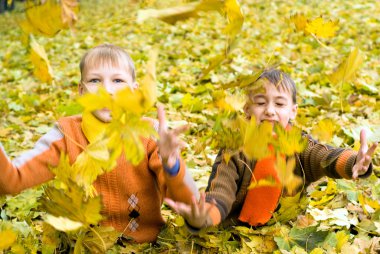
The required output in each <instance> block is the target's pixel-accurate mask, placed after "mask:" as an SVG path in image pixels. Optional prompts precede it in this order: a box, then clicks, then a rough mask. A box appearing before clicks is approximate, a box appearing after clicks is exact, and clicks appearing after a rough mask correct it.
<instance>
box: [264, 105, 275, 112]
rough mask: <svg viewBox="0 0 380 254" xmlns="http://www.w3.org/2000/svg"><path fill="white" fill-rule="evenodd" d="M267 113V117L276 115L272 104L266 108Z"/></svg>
mask: <svg viewBox="0 0 380 254" xmlns="http://www.w3.org/2000/svg"><path fill="white" fill-rule="evenodd" d="M265 113H266V114H267V115H274V114H275V108H274V105H273V104H272V103H268V105H267V107H266V108H265Z"/></svg>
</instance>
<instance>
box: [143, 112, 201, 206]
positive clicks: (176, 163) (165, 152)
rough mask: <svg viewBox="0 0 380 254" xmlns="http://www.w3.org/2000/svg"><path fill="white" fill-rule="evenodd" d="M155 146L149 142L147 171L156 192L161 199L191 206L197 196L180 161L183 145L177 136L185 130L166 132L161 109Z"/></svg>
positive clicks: (184, 165) (192, 181) (183, 127)
mask: <svg viewBox="0 0 380 254" xmlns="http://www.w3.org/2000/svg"><path fill="white" fill-rule="evenodd" d="M157 113H158V120H159V126H158V133H159V140H158V142H156V141H154V140H151V141H150V142H148V148H147V149H148V150H147V152H148V160H149V165H148V166H149V168H150V169H151V170H152V171H153V172H155V174H156V177H157V181H158V188H160V189H161V193H162V196H163V197H168V198H171V199H173V200H175V201H180V202H184V203H187V204H191V199H192V196H193V195H195V196H196V197H198V196H199V193H198V189H197V187H196V185H195V182H194V180H193V178H192V177H191V175H190V174H189V172H188V171H187V170H186V164H185V162H184V161H183V160H182V158H181V157H180V149H181V148H182V147H183V146H184V145H185V143H184V142H182V141H181V140H180V139H179V137H178V135H180V134H181V133H182V132H184V131H185V130H187V128H188V127H187V126H182V127H179V128H176V129H172V130H169V129H168V128H167V124H166V119H165V111H164V108H163V106H162V105H158V107H157Z"/></svg>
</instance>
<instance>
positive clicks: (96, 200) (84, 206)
mask: <svg viewBox="0 0 380 254" xmlns="http://www.w3.org/2000/svg"><path fill="white" fill-rule="evenodd" d="M45 194H46V195H45V196H44V197H43V198H42V199H41V205H42V208H43V209H44V210H45V211H46V212H47V213H49V214H51V215H53V216H55V217H60V216H61V217H65V218H68V219H70V220H72V221H76V222H80V223H82V224H83V226H84V227H88V226H89V225H96V224H98V222H99V221H100V220H101V219H102V215H101V214H100V211H101V209H102V202H101V197H100V196H97V197H93V198H88V197H87V196H86V195H85V192H84V191H83V190H82V188H81V187H79V186H78V185H77V184H76V183H75V182H74V181H70V182H69V183H68V184H67V189H65V190H62V189H56V188H53V187H50V186H49V187H47V188H46V189H45Z"/></svg>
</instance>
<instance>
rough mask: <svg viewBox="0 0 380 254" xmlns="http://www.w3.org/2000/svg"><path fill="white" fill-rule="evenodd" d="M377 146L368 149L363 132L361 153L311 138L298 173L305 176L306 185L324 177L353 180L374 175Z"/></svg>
mask: <svg viewBox="0 0 380 254" xmlns="http://www.w3.org/2000/svg"><path fill="white" fill-rule="evenodd" d="M376 147H377V144H374V145H372V146H371V147H370V149H368V146H367V142H366V138H365V132H364V131H362V132H361V147H360V150H359V152H356V151H354V150H351V149H344V148H339V147H338V148H336V147H332V146H328V145H323V144H320V143H318V142H317V141H315V140H313V139H312V138H311V137H309V144H308V147H307V148H306V149H305V151H304V152H302V153H301V154H300V155H299V161H298V162H299V163H297V168H296V172H297V173H298V174H300V175H301V176H303V175H304V176H305V179H306V184H310V183H311V182H313V181H316V180H318V179H319V178H321V177H322V176H328V177H331V178H346V179H353V178H357V177H367V176H369V175H370V174H371V173H372V164H371V156H372V155H373V154H374V151H375V149H376Z"/></svg>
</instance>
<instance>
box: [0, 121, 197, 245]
mask: <svg viewBox="0 0 380 254" xmlns="http://www.w3.org/2000/svg"><path fill="white" fill-rule="evenodd" d="M81 121H82V118H81V117H80V116H73V117H64V118H61V119H60V120H59V121H58V126H59V127H58V126H56V127H55V128H54V129H53V130H52V131H50V132H49V133H47V134H46V135H44V136H43V137H42V138H41V139H40V140H39V141H38V142H37V143H36V146H35V147H34V148H33V149H32V150H30V151H27V152H26V153H25V154H23V155H21V156H20V157H18V158H16V159H15V160H14V161H12V162H11V161H10V160H9V159H8V158H7V156H6V154H5V152H4V150H3V149H2V147H0V148H1V149H0V150H1V151H0V165H1V168H0V172H1V173H0V194H15V193H18V192H20V191H22V190H23V189H26V188H29V187H32V186H35V185H38V184H41V183H43V182H46V181H48V180H50V179H52V178H53V177H54V175H53V174H52V173H51V172H50V171H49V169H48V168H49V166H57V164H58V162H59V157H60V154H61V152H65V153H67V154H68V156H69V158H70V163H73V162H74V161H75V159H76V158H77V156H78V155H79V154H80V153H81V152H82V149H81V147H80V146H78V144H80V145H81V146H82V147H85V146H87V145H88V140H87V139H86V137H85V135H84V134H83V132H82V129H81ZM62 132H63V133H62ZM142 141H143V145H144V147H145V149H146V154H145V159H144V160H143V161H142V162H141V163H140V164H139V165H138V166H133V165H131V164H130V163H129V162H128V161H126V159H125V157H124V155H122V156H121V157H120V158H119V159H118V161H117V166H116V168H115V169H113V170H112V171H111V172H109V173H106V174H103V175H101V176H99V177H98V178H97V180H96V181H95V183H94V186H95V188H96V190H97V192H98V193H99V195H101V196H102V201H103V204H104V208H103V215H104V216H105V218H106V219H105V220H104V221H103V222H102V224H103V225H110V226H113V227H114V228H115V229H116V230H118V231H120V232H124V235H125V236H127V237H131V238H132V239H133V240H134V241H136V242H152V241H154V240H156V238H157V234H158V233H159V231H160V229H161V227H162V225H163V224H164V220H163V218H162V216H161V205H162V201H163V197H170V198H172V199H174V200H177V201H181V202H186V203H190V202H191V197H192V195H194V194H195V193H196V192H197V190H196V188H195V184H194V182H193V180H192V179H191V177H190V176H189V175H188V174H187V173H186V169H185V164H184V162H183V161H182V160H181V161H180V170H179V173H178V174H177V175H176V176H170V175H169V174H167V173H166V172H165V171H164V169H163V167H162V164H161V161H160V159H159V156H158V148H157V144H156V142H155V141H154V140H152V139H146V138H142Z"/></svg>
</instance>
